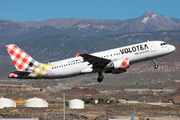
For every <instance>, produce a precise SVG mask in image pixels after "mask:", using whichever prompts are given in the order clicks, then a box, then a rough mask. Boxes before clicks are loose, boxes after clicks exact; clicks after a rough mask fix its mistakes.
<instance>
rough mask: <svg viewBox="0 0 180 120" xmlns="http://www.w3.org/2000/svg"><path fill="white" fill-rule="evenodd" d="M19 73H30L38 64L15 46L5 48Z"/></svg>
mask: <svg viewBox="0 0 180 120" xmlns="http://www.w3.org/2000/svg"><path fill="white" fill-rule="evenodd" d="M5 47H6V49H7V51H8V53H9V55H10V57H11V59H12V61H13V63H14V65H15V67H16V69H17V71H28V69H30V68H31V67H36V66H37V65H38V62H37V61H35V60H34V59H33V58H32V57H30V56H29V55H28V54H26V53H25V52H24V51H22V50H21V49H20V48H18V47H17V46H16V45H14V44H10V45H6V46H5Z"/></svg>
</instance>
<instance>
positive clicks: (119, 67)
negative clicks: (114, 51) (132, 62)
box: [105, 58, 129, 74]
mask: <svg viewBox="0 0 180 120" xmlns="http://www.w3.org/2000/svg"><path fill="white" fill-rule="evenodd" d="M106 68H107V69H110V70H108V71H105V73H112V74H119V73H123V72H126V69H127V68H129V60H128V58H125V59H122V60H117V61H113V62H110V63H109V64H108V65H107V66H106Z"/></svg>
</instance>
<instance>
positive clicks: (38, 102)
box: [24, 97, 48, 107]
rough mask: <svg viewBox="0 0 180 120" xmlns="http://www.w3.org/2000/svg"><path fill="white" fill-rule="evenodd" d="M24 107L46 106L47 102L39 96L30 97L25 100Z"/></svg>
mask: <svg viewBox="0 0 180 120" xmlns="http://www.w3.org/2000/svg"><path fill="white" fill-rule="evenodd" d="M24 106H25V107H48V102H46V101H45V100H43V99H41V98H36V97H35V98H30V99H28V100H26V101H25V103H24Z"/></svg>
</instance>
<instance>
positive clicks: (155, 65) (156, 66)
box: [153, 59, 158, 69]
mask: <svg viewBox="0 0 180 120" xmlns="http://www.w3.org/2000/svg"><path fill="white" fill-rule="evenodd" d="M153 63H154V68H156V69H158V65H157V62H156V60H155V59H153Z"/></svg>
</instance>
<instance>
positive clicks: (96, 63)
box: [76, 53, 111, 69]
mask: <svg viewBox="0 0 180 120" xmlns="http://www.w3.org/2000/svg"><path fill="white" fill-rule="evenodd" d="M76 54H77V56H81V57H83V59H84V61H87V62H89V63H90V64H92V65H93V69H96V68H99V67H103V68H104V67H105V66H106V65H107V64H108V63H109V62H111V60H108V59H104V58H100V57H97V56H93V55H90V54H87V53H84V54H80V53H76Z"/></svg>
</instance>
